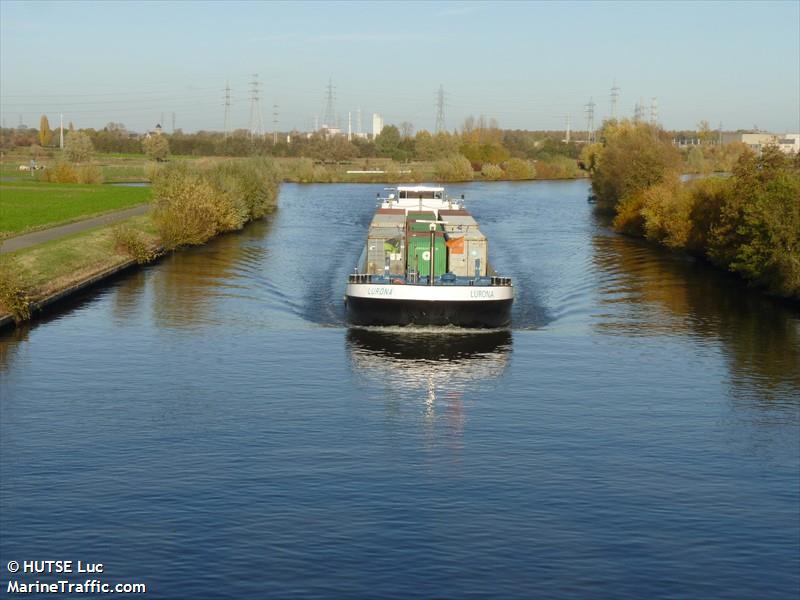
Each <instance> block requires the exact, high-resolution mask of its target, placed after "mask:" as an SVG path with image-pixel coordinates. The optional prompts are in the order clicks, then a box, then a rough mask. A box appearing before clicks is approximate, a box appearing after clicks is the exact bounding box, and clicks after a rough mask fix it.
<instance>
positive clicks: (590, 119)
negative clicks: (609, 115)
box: [585, 98, 597, 143]
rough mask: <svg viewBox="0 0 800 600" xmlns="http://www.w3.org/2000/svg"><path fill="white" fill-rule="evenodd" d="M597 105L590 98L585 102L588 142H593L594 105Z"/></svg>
mask: <svg viewBox="0 0 800 600" xmlns="http://www.w3.org/2000/svg"><path fill="white" fill-rule="evenodd" d="M595 106H597V105H596V104H595V103H594V100H593V99H592V98H589V102H588V103H587V104H586V107H585V108H586V132H587V134H586V135H587V138H588V142H589V143H592V142H594V107H595Z"/></svg>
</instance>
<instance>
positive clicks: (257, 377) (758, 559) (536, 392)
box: [0, 181, 800, 599]
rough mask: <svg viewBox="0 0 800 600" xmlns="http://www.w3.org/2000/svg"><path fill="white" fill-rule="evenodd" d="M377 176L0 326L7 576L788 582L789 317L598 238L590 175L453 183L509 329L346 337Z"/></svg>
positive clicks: (796, 357) (549, 586)
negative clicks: (53, 310)
mask: <svg viewBox="0 0 800 600" xmlns="http://www.w3.org/2000/svg"><path fill="white" fill-rule="evenodd" d="M382 187H383V186H366V185H365V186H355V185H327V186H325V185H308V186H296V185H286V186H284V187H283V190H282V193H281V199H280V201H281V205H280V209H279V210H278V212H276V213H275V215H274V216H273V217H272V218H271V219H269V220H267V221H265V222H261V223H256V224H254V225H252V226H251V227H249V228H248V229H247V230H246V231H244V232H242V233H240V234H235V235H229V236H226V237H223V238H221V239H218V240H216V241H215V242H213V243H211V244H209V245H208V246H205V247H202V248H196V249H192V250H188V251H185V252H180V253H178V254H175V255H173V256H171V257H169V258H167V259H166V260H164V261H162V262H161V263H159V264H157V265H154V266H151V267H149V268H146V269H144V270H142V271H139V272H136V273H132V274H129V275H126V276H124V277H121V278H119V279H117V280H116V281H115V282H113V283H112V284H110V285H108V286H106V287H104V288H101V289H99V290H95V291H93V292H92V293H90V294H87V295H86V296H85V297H83V298H81V299H79V300H78V301H77V302H75V303H74V304H73V305H72V306H69V307H67V308H65V309H64V310H63V311H61V312H59V313H57V314H54V315H51V316H49V317H48V319H47V320H43V321H39V322H38V323H37V324H35V325H33V326H31V327H30V328H23V329H20V330H17V331H15V332H7V333H5V334H2V335H3V337H0V428H1V429H0V451H1V452H0V484H1V486H0V528H1V532H2V538H1V539H0V555H2V556H1V557H0V572H2V575H0V582H2V584H3V588H4V589H5V585H6V582H7V581H8V573H7V572H6V570H5V565H6V563H7V561H9V560H12V559H14V560H32V559H39V560H41V559H71V560H79V559H80V560H83V561H99V562H103V563H104V564H105V565H106V570H105V573H104V574H103V577H102V579H104V580H105V581H108V582H118V581H129V582H144V583H146V584H147V586H148V597H154V598H206V597H208V598H210V597H214V598H248V597H249V598H257V597H264V598H292V597H294V598H317V597H320V598H340V597H341V598H409V597H426V598H466V597H476V598H478V597H486V598H500V597H503V598H535V597H541V598H587V597H594V598H612V597H613V598H687V597H697V598H748V599H750V598H796V597H797V596H798V594H800V516H799V515H800V508H799V507H800V427H799V425H800V317H799V315H798V312H797V311H796V310H793V309H789V308H787V307H785V306H781V305H779V304H776V303H774V302H772V301H770V300H768V299H766V298H764V297H762V296H760V295H758V294H755V293H751V292H749V291H748V290H747V289H746V288H745V287H743V286H742V285H740V284H739V283H738V282H736V281H735V280H732V279H731V278H729V277H727V276H726V275H725V274H720V273H717V272H715V271H713V270H711V269H709V268H708V267H706V266H705V265H703V264H699V263H697V262H694V261H692V260H689V259H686V258H683V257H678V256H672V255H669V254H666V253H662V252H660V251H659V250H657V249H653V248H651V247H648V246H646V245H643V244H641V243H639V242H637V241H634V240H630V239H626V238H623V237H619V236H616V235H614V234H612V233H610V232H609V230H608V229H607V228H605V227H604V226H603V225H602V223H600V222H599V221H598V220H597V219H596V218H595V217H594V216H593V214H592V212H591V206H590V205H588V204H587V203H586V196H587V185H586V183H585V182H582V181H578V182H563V183H561V182H537V183H519V184H511V183H498V184H471V185H467V186H454V187H453V188H452V189H451V192H452V193H454V194H460V193H462V192H464V193H466V194H467V199H468V207H469V208H470V209H471V210H472V211H473V213H474V214H475V215H476V217H477V218H478V220H479V221H480V222H481V223H482V229H483V230H484V231H485V233H486V234H487V235H488V236H489V239H490V248H491V254H492V257H493V263H494V265H495V267H496V268H497V270H498V271H500V272H501V273H503V274H507V275H512V276H513V277H514V278H515V281H516V285H517V292H518V297H517V302H516V303H515V308H514V314H513V320H514V322H513V327H512V328H511V330H509V331H501V332H480V333H460V332H457V331H447V330H425V331H417V332H407V331H402V330H399V329H348V328H347V327H346V326H345V324H344V322H343V311H342V295H343V292H344V285H343V281H344V278H345V276H346V274H347V273H348V272H350V271H351V270H352V268H353V265H354V261H355V260H356V258H357V256H358V253H359V250H360V246H361V244H362V242H363V240H364V236H365V232H366V228H367V224H368V222H369V219H370V215H371V212H372V210H373V208H374V197H375V193H376V192H378V191H381V190H382ZM37 578H38V579H40V580H42V581H52V580H53V578H48V577H47V576H30V575H29V576H27V577H21V578H19V579H20V580H21V581H28V582H30V581H33V580H35V579H37ZM81 579H83V578H82V577H81Z"/></svg>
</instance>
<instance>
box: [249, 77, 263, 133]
mask: <svg viewBox="0 0 800 600" xmlns="http://www.w3.org/2000/svg"><path fill="white" fill-rule="evenodd" d="M260 85H261V84H260V83H259V82H258V73H253V80H252V81H251V82H250V138H251V139H252V138H253V137H255V136H256V135H258V137H262V136H263V135H264V121H263V119H262V118H261V103H260V102H259V86H260Z"/></svg>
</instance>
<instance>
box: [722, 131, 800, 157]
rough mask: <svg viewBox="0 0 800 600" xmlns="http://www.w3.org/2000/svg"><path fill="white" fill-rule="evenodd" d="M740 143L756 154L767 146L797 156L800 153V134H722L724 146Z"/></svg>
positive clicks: (755, 132)
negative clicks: (775, 147)
mask: <svg viewBox="0 0 800 600" xmlns="http://www.w3.org/2000/svg"><path fill="white" fill-rule="evenodd" d="M734 142H740V143H742V144H745V145H747V146H748V147H749V148H750V149H751V150H753V151H754V152H755V153H756V154H761V151H762V150H763V149H764V148H765V147H766V146H777V147H778V149H779V150H780V151H781V152H784V153H786V154H796V153H798V152H800V133H767V132H764V131H737V132H730V133H723V134H722V143H723V144H732V143H734Z"/></svg>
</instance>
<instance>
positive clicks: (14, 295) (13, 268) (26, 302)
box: [0, 255, 31, 323]
mask: <svg viewBox="0 0 800 600" xmlns="http://www.w3.org/2000/svg"><path fill="white" fill-rule="evenodd" d="M0 309H2V310H4V311H6V312H8V313H9V314H10V315H11V316H12V317H13V318H14V321H15V322H17V323H19V322H20V321H25V320H26V319H30V317H31V301H30V296H29V293H28V283H27V277H26V275H25V273H24V271H23V269H22V266H21V265H20V264H19V262H17V261H16V260H15V259H14V258H12V257H10V256H7V255H0Z"/></svg>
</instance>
